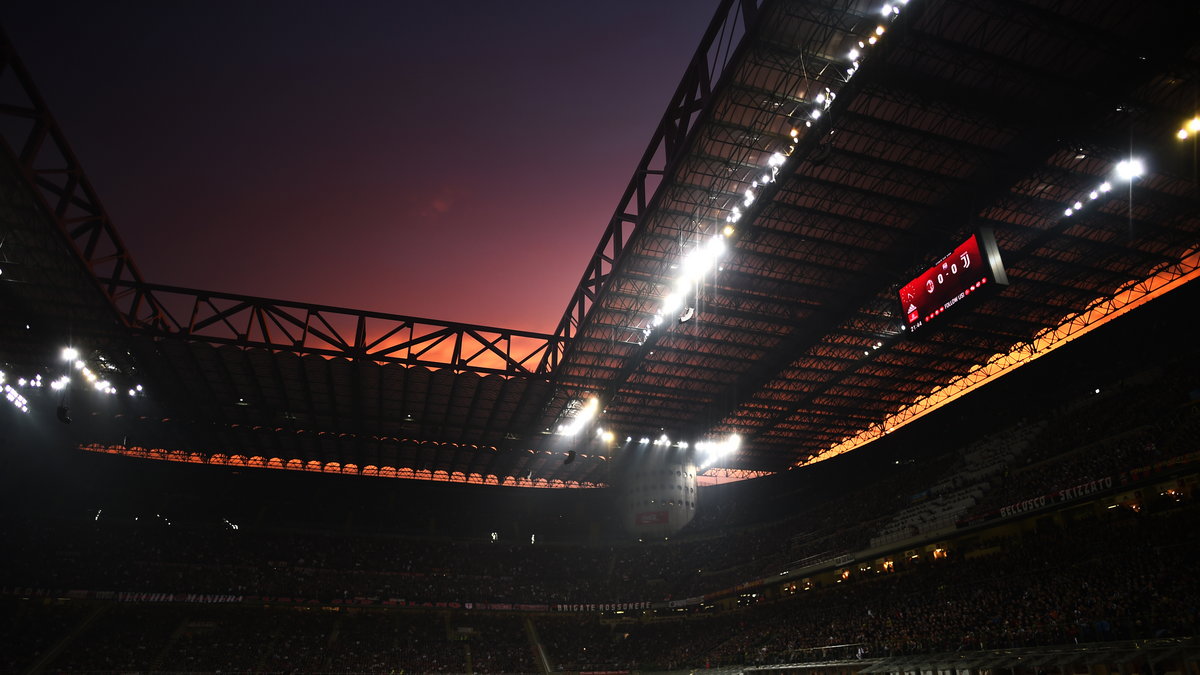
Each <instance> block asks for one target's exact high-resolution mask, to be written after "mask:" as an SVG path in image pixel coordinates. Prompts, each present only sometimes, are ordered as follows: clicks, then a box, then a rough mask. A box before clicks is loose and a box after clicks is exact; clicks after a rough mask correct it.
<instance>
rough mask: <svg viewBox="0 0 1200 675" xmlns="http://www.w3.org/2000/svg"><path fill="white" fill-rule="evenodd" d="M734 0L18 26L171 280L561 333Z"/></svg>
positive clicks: (177, 9)
mask: <svg viewBox="0 0 1200 675" xmlns="http://www.w3.org/2000/svg"><path fill="white" fill-rule="evenodd" d="M715 8H716V1H715V0H670V1H665V0H604V1H603V2H577V1H572V0H538V1H523V0H520V1H519V0H512V1H509V2H501V1H495V0H493V1H491V2H484V1H482V0H480V1H472V2H457V3H455V2H445V3H442V2H424V3H416V2H352V3H334V2H257V1H256V2H212V3H209V2H171V3H150V2H140V3H110V2H103V3H100V2H70V3H65V2H53V1H38V2H19V3H9V4H7V5H6V8H5V9H3V10H0V18H2V19H3V22H4V27H5V30H6V31H7V32H8V34H9V37H10V39H11V40H12V41H13V42H14V43H15V45H16V47H17V50H18V52H19V53H20V54H21V56H22V58H23V60H24V61H25V64H26V67H27V68H28V70H29V71H30V72H31V74H32V76H33V78H34V81H35V82H36V83H37V84H38V86H39V87H40V89H41V91H42V94H43V96H44V97H45V99H46V101H47V104H48V105H49V106H50V109H51V110H52V111H53V113H54V114H55V116H56V117H57V119H58V121H59V123H60V125H61V126H62V128H63V130H64V132H65V133H66V136H67V138H68V140H69V141H70V143H71V144H72V146H73V148H74V150H75V153H76V154H77V155H78V157H79V158H80V161H81V162H82V163H83V166H84V167H85V169H86V171H87V173H88V175H89V177H90V178H91V180H92V182H93V184H94V185H95V187H96V189H97V190H98V192H99V194H100V197H101V199H102V200H103V201H104V203H105V206H106V207H107V209H108V211H109V214H110V215H111V216H112V218H113V220H114V221H115V223H116V225H117V228H118V230H119V231H120V233H121V235H122V237H123V238H124V240H125V243H126V245H127V247H128V248H129V249H130V251H131V252H132V253H133V255H134V258H135V259H136V261H137V263H138V265H139V266H140V268H141V271H142V274H143V276H144V277H145V278H146V279H147V280H148V281H151V282H155V283H163V284H173V285H179V286H186V287H193V288H200V289H207V290H218V291H229V292H235V293H244V294H249V295H259V296H265V297H273V298H280V299H286V300H298V301H304V302H314V303H322V304H331V305H340V306H345V307H351V308H358V309H368V310H377V311H383V312H393V313H398V314H407V315H412V316H418V317H427V318H432V319H440V320H449V321H462V322H469V323H477V324H486V325H492V326H499V327H505V328H518V329H526V330H537V331H545V332H551V331H553V329H554V327H555V325H556V324H557V323H558V320H559V318H560V316H561V315H562V312H563V310H564V309H565V308H566V305H567V301H568V299H569V298H570V294H571V292H572V290H573V289H574V286H575V284H576V283H577V282H578V280H579V278H580V276H581V275H582V273H583V270H584V267H585V265H586V263H587V261H588V259H589V257H590V256H591V254H592V252H593V250H594V249H595V247H596V244H597V243H598V242H599V239H600V236H601V233H602V232H603V229H604V227H605V225H606V223H607V221H608V218H609V217H610V216H611V214H612V212H613V210H614V209H615V208H616V206H617V202H618V199H619V198H620V195H621V192H622V190H623V189H624V186H625V184H626V183H627V182H628V181H629V179H630V176H631V175H632V173H633V170H634V168H635V166H636V164H637V161H638V159H639V158H640V156H641V154H642V152H643V150H644V149H645V147H646V145H647V144H648V142H649V140H650V138H651V135H652V133H653V131H654V127H655V125H656V124H657V122H658V120H659V118H660V117H661V116H662V113H663V111H664V109H665V108H666V103H667V100H668V98H669V97H670V95H671V93H672V92H673V91H674V89H675V86H676V85H677V84H678V82H679V80H680V78H681V76H682V75H683V72H684V68H685V67H686V64H687V62H688V60H689V59H690V57H691V55H692V53H693V52H694V51H695V49H696V46H697V45H698V44H699V41H700V37H701V34H702V33H703V31H704V28H705V27H706V25H707V24H708V22H709V20H710V19H711V18H712V15H713V13H714V12H715Z"/></svg>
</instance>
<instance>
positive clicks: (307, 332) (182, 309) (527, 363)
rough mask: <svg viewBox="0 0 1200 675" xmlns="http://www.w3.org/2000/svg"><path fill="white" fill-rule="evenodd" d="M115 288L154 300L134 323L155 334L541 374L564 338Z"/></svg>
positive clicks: (230, 297)
mask: <svg viewBox="0 0 1200 675" xmlns="http://www.w3.org/2000/svg"><path fill="white" fill-rule="evenodd" d="M116 286H117V287H118V288H128V289H130V290H131V292H132V295H134V296H142V297H150V296H153V297H154V298H155V300H154V302H155V304H156V305H157V306H158V308H159V317H158V320H157V321H154V322H146V323H131V324H130V328H131V329H132V330H133V331H134V332H136V333H140V334H145V335H150V336H152V337H174V338H183V339H186V340H193V341H199V342H207V343H211V344H225V345H235V346H238V347H245V348H262V349H269V350H272V351H280V352H291V353H294V354H299V355H318V356H325V357H331V358H346V359H355V360H366V361H374V362H376V363H394V364H400V365H406V366H424V367H428V368H450V369H452V370H454V371H462V372H474V373H480V374H491V375H503V376H508V377H517V376H520V377H528V376H533V375H535V370H536V364H537V363H539V362H541V361H543V360H545V357H546V355H547V354H548V355H550V358H551V363H554V360H553V358H554V355H555V354H556V353H557V352H558V349H557V348H556V345H557V343H558V342H559V341H560V340H559V338H557V337H555V336H552V335H546V334H543V333H535V332H532V331H521V330H509V329H504V328H493V327H489V326H476V325H471V324H462V323H453V322H446V321H435V320H432V319H420V318H415V317H410V316H403V315H400V314H387V313H384V312H369V311H364V310H355V309H346V308H344V307H332V306H328V305H316V304H311V303H304V302H288V301H284V300H269V299H266V298H257V297H251V296H246V295H237V294H234V293H217V292H212V291H200V290H195V289H190V288H178V287H174V286H164V285H161V284H147V283H129V282H121V283H118V284H116ZM171 308H175V310H176V311H175V312H172V311H171Z"/></svg>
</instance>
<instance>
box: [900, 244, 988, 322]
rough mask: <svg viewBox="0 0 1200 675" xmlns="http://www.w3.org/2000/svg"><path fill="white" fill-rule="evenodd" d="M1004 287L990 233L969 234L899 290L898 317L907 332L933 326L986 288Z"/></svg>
mask: <svg viewBox="0 0 1200 675" xmlns="http://www.w3.org/2000/svg"><path fill="white" fill-rule="evenodd" d="M989 285H992V286H1007V285H1008V276H1007V275H1006V274H1005V273H1004V265H1003V263H1002V262H1001V261H1000V251H999V250H998V249H997V248H996V238H995V237H994V236H993V234H992V231H991V230H990V229H982V230H980V231H979V232H977V233H975V234H972V235H971V236H970V237H969V238H968V239H967V240H966V241H964V242H963V243H961V244H959V245H958V246H956V247H955V248H954V250H953V251H951V252H950V253H948V254H946V255H945V256H943V257H942V258H941V260H938V261H937V262H936V263H934V264H933V266H931V267H930V268H929V269H927V270H925V271H924V272H923V273H921V274H920V275H919V276H917V277H916V278H915V279H913V280H912V281H910V282H908V283H907V284H904V285H903V286H901V287H900V291H899V299H900V313H901V315H902V316H903V317H904V325H905V326H906V327H907V328H908V331H909V332H910V333H911V332H914V331H917V330H920V329H922V328H924V327H925V326H927V325H929V323H930V322H931V321H933V322H936V320H937V318H938V317H939V316H941V315H942V314H943V313H945V312H946V310H948V309H950V308H951V307H953V306H954V305H957V304H958V303H959V302H962V301H963V300H965V299H966V298H967V297H968V296H970V295H971V294H973V293H978V292H979V291H981V290H983V289H984V288H985V287H987V286H989Z"/></svg>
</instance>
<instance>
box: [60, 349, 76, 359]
mask: <svg viewBox="0 0 1200 675" xmlns="http://www.w3.org/2000/svg"><path fill="white" fill-rule="evenodd" d="M77 358H79V350H77V349H75V348H74V347H63V350H62V360H63V361H74V360H75V359H77Z"/></svg>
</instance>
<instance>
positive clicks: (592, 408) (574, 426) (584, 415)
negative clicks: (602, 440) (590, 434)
mask: <svg viewBox="0 0 1200 675" xmlns="http://www.w3.org/2000/svg"><path fill="white" fill-rule="evenodd" d="M599 410H600V399H598V398H596V397H595V396H593V397H591V398H590V399H588V401H587V403H585V404H583V406H582V407H581V408H579V411H578V412H576V413H575V416H574V417H572V418H570V419H569V420H567V421H565V422H563V423H562V424H559V425H558V429H557V432H558V433H559V434H562V435H563V436H574V435H575V434H578V433H579V432H580V431H581V430H582V429H583V427H585V426H587V423H588V422H591V421H592V420H593V419H595V418H596V413H597V412H599Z"/></svg>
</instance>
